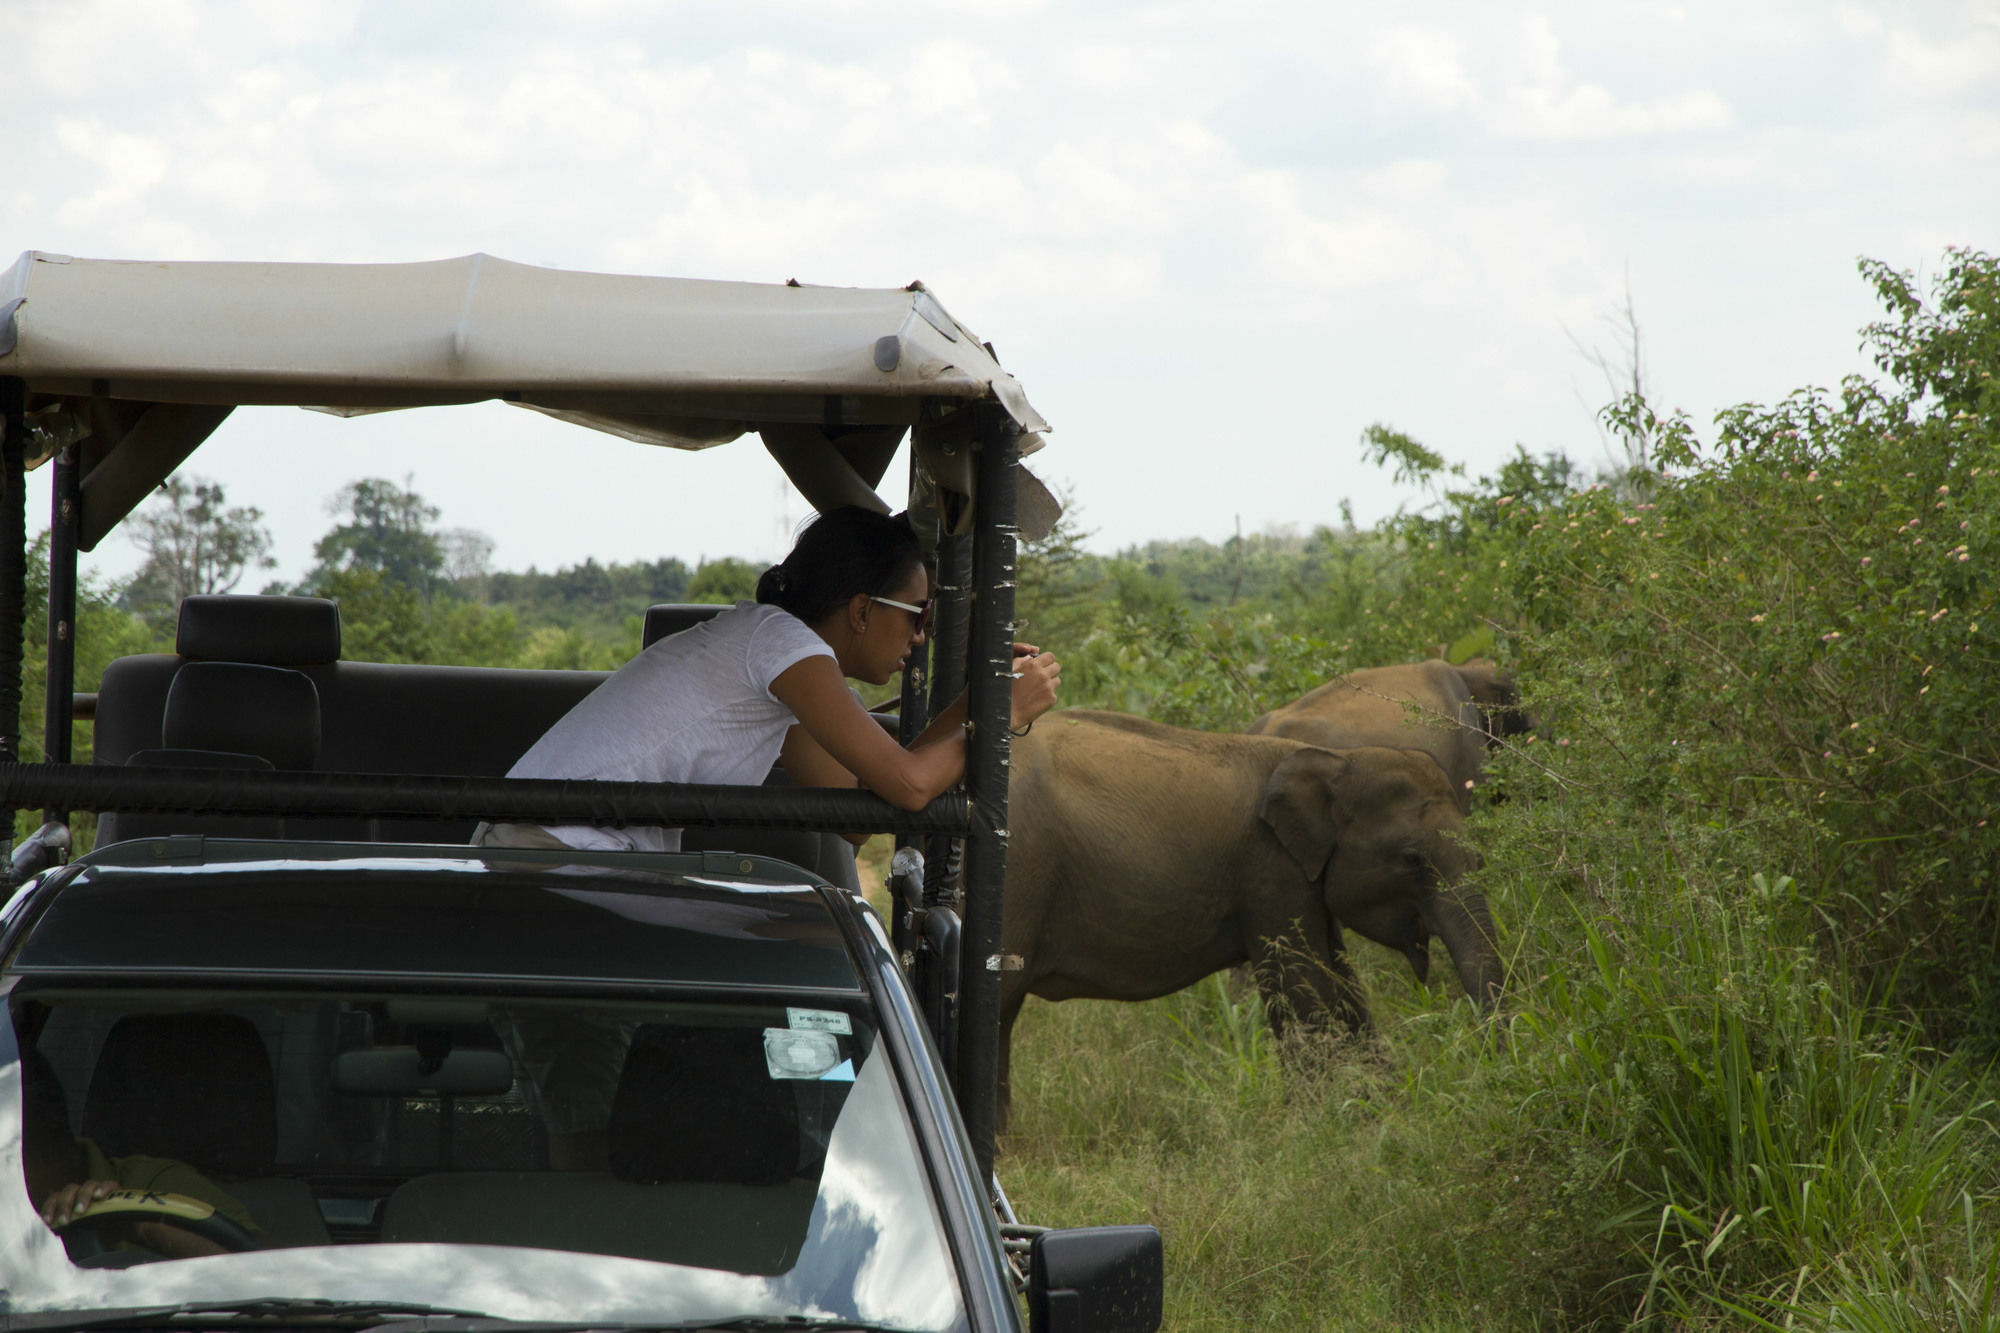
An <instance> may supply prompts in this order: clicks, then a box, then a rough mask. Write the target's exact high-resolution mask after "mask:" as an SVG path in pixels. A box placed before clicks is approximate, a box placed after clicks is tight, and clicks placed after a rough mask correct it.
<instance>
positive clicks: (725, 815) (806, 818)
mask: <svg viewBox="0 0 2000 1333" xmlns="http://www.w3.org/2000/svg"><path fill="white" fill-rule="evenodd" d="M44 806H47V807H53V808H56V809H63V810H154V811H177V812H190V813H194V812H200V813H207V812H213V811H223V812H227V813H229V814H238V815H268V814H293V815H348V816H386V817H392V818H412V819H418V818H431V819H487V820H492V821H494V822H495V823H518V824H544V825H558V824H592V825H596V826H599V827H610V828H623V827H624V826H626V825H628V824H638V825H652V826H658V827H664V828H675V827H679V826H682V825H687V824H703V825H708V826H711V827H715V828H786V829H838V830H840V831H842V832H849V833H875V832H882V833H958V834H963V833H965V832H967V831H968V829H969V827H970V818H971V815H970V808H969V806H968V805H967V803H966V800H965V797H964V795H963V794H962V793H959V792H948V793H946V794H945V795H943V796H940V797H938V798H937V799H936V800H935V801H932V802H931V803H930V804H929V805H927V806H925V807H924V808H923V809H922V810H919V811H908V810H899V809H897V808H896V807H895V806H893V805H890V804H889V803H888V802H887V801H885V800H883V799H882V798H881V797H879V796H876V795H875V794H874V793H872V792H864V791H855V790H851V789H839V790H836V789H833V788H822V787H736V786H716V785H703V784H696V783H674V782H585V781H581V780H574V779H564V780H544V779H529V778H467V777H433V776H429V775H416V774H408V773H284V772H272V773H260V772H248V771H225V770H221V769H192V768H179V769H157V770H149V769H144V768H112V767H108V766H102V765H90V764H0V807H7V808H14V809H35V808H38V807H44Z"/></svg>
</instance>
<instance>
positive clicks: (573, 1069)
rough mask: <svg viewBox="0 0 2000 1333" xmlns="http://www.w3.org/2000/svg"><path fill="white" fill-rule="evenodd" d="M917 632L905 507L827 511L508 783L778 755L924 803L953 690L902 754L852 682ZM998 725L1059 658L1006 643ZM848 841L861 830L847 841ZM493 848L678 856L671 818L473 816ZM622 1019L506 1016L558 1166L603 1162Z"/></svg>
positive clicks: (934, 790)
mask: <svg viewBox="0 0 2000 1333" xmlns="http://www.w3.org/2000/svg"><path fill="white" fill-rule="evenodd" d="M929 628H930V579H929V574H928V572H927V571H926V570H925V568H924V563H923V555H922V550H921V548H920V546H919V545H918V541H917V532H916V529H915V528H914V527H912V526H911V524H910V521H909V518H908V517H907V516H906V515H901V514H898V515H894V516H891V515H888V514H882V513H877V512H875V511H873V510H869V509H861V508H856V507H847V508H840V509H833V510H829V511H828V512H827V513H825V514H823V515H821V516H820V517H819V518H817V519H815V520H814V521H813V522H812V524H811V525H810V526H809V527H807V528H806V529H805V531H804V532H803V533H801V534H800V536H799V538H798V541H797V542H796V543H795V544H794V546H793V547H792V551H791V553H790V554H789V555H787V556H786V557H785V558H784V560H782V561H781V562H779V563H778V564H776V565H773V566H772V567H771V568H769V569H767V570H765V571H764V574H763V576H762V577H761V578H760V579H759V580H758V582H757V600H756V601H755V602H739V603H737V604H736V605H735V606H733V607H730V608H729V609H727V610H724V611H722V612H719V613H718V614H716V615H715V616H713V617H711V618H710V619H708V620H705V621H703V622H701V623H700V624H698V625H695V626H693V627H692V628H690V629H687V630H684V631H682V632H681V633H679V634H673V635H669V636H667V637H666V638H664V639H661V640H660V641H659V642H657V643H655V644H653V645H652V646H651V647H649V648H647V649H646V650H645V651H644V652H642V653H640V654H639V655H638V656H637V657H635V658H633V659H632V660H631V661H630V662H628V663H626V664H625V665H624V666H623V667H621V668H619V669H618V670H617V671H616V672H614V673H612V675H611V676H610V677H609V678H608V679H607V680H605V682H604V683H603V684H601V685H599V686H598V687H597V688H596V689H595V690H593V691H591V692H590V694H588V695H586V696H585V697H584V699H583V700H582V701H581V702H580V703H578V704H577V705H576V706H575V707H574V708H572V709H571V710H570V711H569V712H568V713H567V714H566V715H565V716H564V717H563V718H562V719H561V720H560V721H558V722H557V723H556V724H555V726H553V727H551V728H550V729H549V730H548V731H547V732H546V733H544V734H543V736H542V738H541V739H540V740H538V741H536V742H535V744H534V745H532V746H531V747H529V749H528V752H527V753H526V754H524V755H522V756H521V758H520V760H519V761H517V762H516V763H515V764H514V766H513V768H511V769H510V770H508V774H507V776H508V777H513V778H588V779H600V780H613V781H628V782H690V783H717V784H735V785H743V786H755V785H759V784H761V783H762V782H763V781H764V779H765V776H766V775H767V774H768V773H769V772H770V769H771V765H772V763H773V761H778V762H780V763H782V764H783V766H784V769H785V772H786V774H787V775H788V776H790V778H791V779H792V781H794V782H796V783H797V784H799V785H800V786H802V787H853V786H857V785H858V786H861V787H865V788H867V789H868V790H869V791H872V792H874V793H876V794H877V795H878V796H881V797H882V798H883V799H885V800H887V801H888V802H889V803H890V804H892V805H895V806H897V807H899V808H901V809H905V810H921V809H922V808H923V807H924V806H925V805H927V804H929V803H930V802H931V801H932V800H933V799H935V798H936V797H938V796H941V795H942V794H944V792H946V791H947V790H949V789H950V788H951V787H952V786H953V785H954V784H956V783H957V782H958V781H959V779H960V778H961V777H963V776H964V773H965V746H966V728H965V721H966V701H965V699H964V697H963V696H961V697H960V698H959V699H958V700H957V701H955V702H954V703H953V704H952V705H951V706H950V707H948V708H946V709H945V710H943V711H942V712H941V713H940V714H939V715H938V717H937V719H936V720H935V721H933V722H932V723H931V724H930V726H929V727H927V728H926V729H925V730H924V732H923V734H922V735H921V736H919V737H917V739H916V740H915V741H913V742H912V743H911V744H910V745H909V747H908V748H907V749H906V748H904V747H903V746H902V745H900V744H898V743H897V742H896V740H895V739H894V738H892V737H891V736H890V735H889V733H888V732H887V731H885V730H884V729H883V727H882V724H881V723H880V722H879V721H877V720H876V718H875V717H874V715H873V714H871V713H869V711H868V710H867V708H866V707H865V706H864V705H863V704H862V702H861V700H860V697H859V696H858V695H856V694H855V693H854V691H853V690H852V689H850V688H849V686H848V685H847V679H848V678H850V677H851V678H853V679H855V680H860V681H866V682H868V683H869V684H872V685H883V684H887V683H888V681H889V679H890V677H892V676H894V675H895V674H896V673H897V672H898V671H900V670H902V668H903V665H904V663H905V661H906V659H907V658H908V657H909V653H910V650H911V649H912V648H914V647H916V646H918V645H920V644H922V643H923V642H924V636H925V634H926V633H927V632H928V630H929ZM1014 654H1015V656H1014V687H1013V701H1012V707H1011V710H1010V712H1011V718H1010V722H1009V725H1010V727H1011V729H1012V730H1014V731H1015V732H1016V733H1017V734H1019V733H1023V732H1025V730H1026V729H1027V728H1028V727H1029V726H1030V725H1031V724H1032V723H1033V722H1034V720H1035V719H1036V718H1037V717H1040V716H1041V715H1042V714H1043V713H1044V712H1046V711H1047V710H1048V709H1049V707H1050V706H1051V705H1053V704H1054V703H1055V697H1056V689H1057V686H1058V684H1059V683H1060V679H1061V667H1060V666H1059V664H1058V663H1057V661H1056V657H1055V654H1054V653H1047V652H1043V651H1041V650H1040V649H1039V648H1037V647H1035V646H1034V645H1032V644H1016V645H1014ZM849 840H850V841H853V842H856V843H859V842H862V841H865V836H861V835H849ZM473 841H474V842H475V843H481V844H484V845H486V846H495V847H544V848H560V847H574V848H580V849H586V850H606V851H621V850H630V851H677V850H679V848H680V830H679V829H677V828H666V829H662V828H644V827H631V828H622V829H619V828H595V827H591V826H588V825H564V826H559V827H554V828H544V827H540V826H537V825H532V824H497V825H495V824H481V825H480V826H479V828H478V829H477V830H475V831H474V833H473ZM631 1036H632V1032H631V1028H630V1025H625V1024H608V1023H601V1022H595V1021H592V1020H588V1019H577V1018H560V1017H558V1018H548V1017H542V1016H530V1015H511V1016H509V1017H508V1018H507V1020H506V1021H505V1022H503V1024H502V1038H503V1040H504V1041H505V1042H506V1044H507V1047H508V1050H509V1053H510V1054H511V1055H512V1056H513V1057H514V1058H515V1060H516V1061H517V1062H518V1063H519V1064H521V1065H522V1067H523V1068H525V1069H526V1070H527V1071H528V1073H529V1082H530V1085H531V1086H532V1087H533V1089H534V1093H535V1096H536V1100H537V1102H538V1104H539V1106H540V1109H541V1112H542V1116H543V1120H544V1123H545V1126H546V1128H547V1130H548V1136H549V1137H548V1143H549V1162H550V1165H551V1166H554V1167H556V1168H558V1169H576V1168H583V1169H602V1168H603V1166H604V1165H605V1161H606V1156H605V1153H606V1138H605V1127H606V1126H607V1125H608V1124H609V1121H610V1117H611V1101H612V1096H613V1094H614V1092H615V1090H616V1088H617V1083H618V1073H619V1070H620V1069H621V1068H622V1066H623V1064H624V1056H625V1051H626V1048H627V1047H628V1046H629V1045H630V1042H631Z"/></svg>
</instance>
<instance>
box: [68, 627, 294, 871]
mask: <svg viewBox="0 0 2000 1333" xmlns="http://www.w3.org/2000/svg"><path fill="white" fill-rule="evenodd" d="M160 731H161V740H162V741H163V742H164V744H163V746H162V747H161V748H159V749H147V750H139V751H137V752H135V753H134V754H132V755H131V756H130V757H128V758H127V759H126V761H125V762H126V764H127V765H128V766H132V767H144V768H221V769H237V770H245V769H248V770H257V771H263V772H270V771H273V770H276V769H298V770H303V769H309V768H311V767H312V766H313V763H314V761H315V760H316V759H318V757H319V743H320V718H319V690H318V688H317V687H315V686H314V685H313V683H312V681H311V679H309V678H308V677H307V676H305V675H304V674H302V673H300V672H297V671H292V670H289V669H287V668H284V667H273V666H260V665H254V664H252V663H248V662H208V661H190V662H187V663H186V664H184V665H183V666H182V667H181V668H180V669H179V670H178V671H176V672H175V673H174V677H173V682H172V684H171V685H169V686H168V688H167V701H166V707H165V710H164V712H163V715H162V717H161V720H160ZM171 833H205V834H209V835H211V836H215V837H233V838H281V837H283V836H284V835H285V826H284V820H283V819H282V818H280V817H279V816H276V815H269V816H233V817H231V816H217V815H201V814H187V813H179V814H152V813H138V812H122V811H109V812H106V814H105V815H104V817H103V819H102V820H100V822H99V832H98V840H99V841H100V842H118V841H122V840H125V839H128V838H144V837H157V836H163V835H166V834H171Z"/></svg>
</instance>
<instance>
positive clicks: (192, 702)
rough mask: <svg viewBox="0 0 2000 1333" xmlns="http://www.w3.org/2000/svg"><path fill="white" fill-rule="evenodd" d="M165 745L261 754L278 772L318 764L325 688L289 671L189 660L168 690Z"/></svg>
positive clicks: (162, 725) (162, 723) (163, 723)
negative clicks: (321, 710)
mask: <svg viewBox="0 0 2000 1333" xmlns="http://www.w3.org/2000/svg"><path fill="white" fill-rule="evenodd" d="M160 739H161V740H162V741H163V742H164V743H165V745H166V747H167V748H168V749H170V750H225V751H229V752H231V753H235V754H249V755H261V756H262V757H263V758H265V759H268V760H270V761H271V764H272V766H273V767H276V768H292V769H301V768H311V767H312V766H313V764H314V762H315V761H317V760H318V758H319V688H318V687H317V686H315V685H314V684H313V683H312V680H311V678H310V677H308V676H305V675H302V674H300V673H299V672H297V671H291V670H287V669H286V668H284V667H272V666H254V665H252V664H251V663H248V662H184V663H182V664H181V669H180V670H179V671H176V672H175V673H174V683H173V684H172V685H170V686H168V687H167V707H166V712H165V714H164V716H163V717H162V718H161V720H160Z"/></svg>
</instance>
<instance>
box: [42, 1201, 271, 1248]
mask: <svg viewBox="0 0 2000 1333" xmlns="http://www.w3.org/2000/svg"><path fill="white" fill-rule="evenodd" d="M106 1184H111V1182H107V1181H85V1182H83V1184H81V1185H74V1186H68V1187H65V1189H64V1190H63V1191H61V1192H60V1193H59V1194H58V1195H57V1196H56V1197H55V1198H53V1199H51V1200H50V1201H49V1204H48V1206H47V1207H46V1208H45V1209H44V1217H43V1220H44V1221H46V1222H48V1224H49V1227H50V1229H51V1230H53V1231H54V1232H55V1233H56V1234H57V1235H59V1236H61V1237H62V1239H63V1246H64V1248H65V1249H66V1250H68V1252H69V1256H70V1259H71V1260H72V1261H73V1262H78V1263H81V1262H83V1261H84V1260H87V1259H90V1258H94V1257H96V1256H98V1255H101V1254H103V1253H105V1252H107V1251H108V1250H109V1249H110V1248H111V1247H112V1245H113V1244H116V1243H117V1242H119V1241H130V1242H131V1243H132V1244H135V1245H138V1246H140V1247H141V1248H142V1249H147V1250H151V1251H152V1252H153V1253H155V1254H158V1255H160V1256H162V1257H164V1258H169V1259H191V1258H196V1257H199V1256H202V1255H209V1254H224V1253H234V1252H237V1251H241V1250H254V1249H257V1248H258V1243H257V1239H256V1237H254V1236H252V1235H251V1234H250V1233H249V1232H248V1231H245V1230H244V1229H243V1228H242V1227H241V1226H239V1225H237V1223H235V1222H234V1221H232V1220H230V1218H229V1217H227V1216H226V1215H224V1214H223V1213H220V1212H217V1211H216V1210H215V1208H213V1207H212V1206H210V1205H209V1204H206V1203H203V1202H202V1201H201V1200H199V1199H192V1198H189V1197H188V1196H187V1195H185V1194H161V1193H157V1192H155V1191H152V1190H128V1189H119V1188H117V1187H116V1186H115V1184H114V1185H113V1187H112V1188H110V1189H108V1190H107V1189H105V1188H104V1186H105V1185H106ZM59 1205H60V1206H59ZM59 1218H60V1219H61V1220H58V1219H59Z"/></svg>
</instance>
